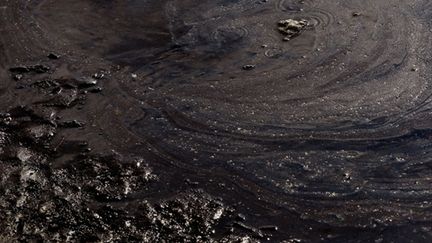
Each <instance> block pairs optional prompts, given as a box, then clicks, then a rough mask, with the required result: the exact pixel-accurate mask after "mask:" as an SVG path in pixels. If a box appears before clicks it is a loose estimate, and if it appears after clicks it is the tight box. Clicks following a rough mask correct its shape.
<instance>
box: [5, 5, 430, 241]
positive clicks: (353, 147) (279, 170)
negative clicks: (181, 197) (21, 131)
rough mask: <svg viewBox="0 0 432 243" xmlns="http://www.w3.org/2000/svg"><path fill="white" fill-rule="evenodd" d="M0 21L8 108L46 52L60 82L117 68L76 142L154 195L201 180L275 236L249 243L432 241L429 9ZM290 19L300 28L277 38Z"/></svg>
mask: <svg viewBox="0 0 432 243" xmlns="http://www.w3.org/2000/svg"><path fill="white" fill-rule="evenodd" d="M0 17H1V19H0V27H1V28H2V35H1V36H0V41H1V42H0V45H1V47H2V52H3V53H4V54H3V55H2V56H1V57H0V58H1V59H0V60H1V64H2V65H4V66H3V67H2V69H4V70H2V74H1V76H0V77H1V78H2V79H3V80H5V81H4V82H2V89H1V99H2V102H3V104H2V106H4V107H7V106H10V105H11V104H15V103H20V101H17V100H16V97H14V96H13V94H12V93H13V92H14V91H13V89H11V88H8V87H10V86H12V85H13V83H14V81H13V80H10V78H9V77H8V75H9V74H8V73H7V69H6V67H8V65H11V63H14V64H17V63H20V62H26V61H28V60H37V56H40V55H41V53H46V52H47V51H49V50H51V51H55V52H58V53H63V54H64V56H65V58H64V59H63V61H62V62H63V64H62V65H61V67H60V68H59V69H60V70H62V71H60V73H61V75H75V74H76V73H80V72H84V71H83V70H84V69H86V68H87V69H91V68H89V67H92V68H94V69H96V68H106V69H111V70H113V71H112V73H111V76H110V77H109V78H107V79H106V80H104V92H103V95H102V96H101V97H100V98H98V100H97V101H93V105H92V107H91V108H89V109H88V110H82V111H80V114H81V116H83V117H87V118H88V119H89V120H90V123H91V124H92V129H93V130H89V131H87V134H86V136H87V137H89V141H90V144H92V143H93V146H94V147H95V149H96V150H97V149H98V147H99V148H100V150H102V149H105V148H106V147H107V146H108V145H106V144H109V146H112V147H114V148H115V149H116V150H118V151H122V152H123V153H128V154H133V155H138V156H141V157H144V158H145V159H146V160H147V161H149V163H150V165H154V166H156V167H158V168H162V170H163V171H165V173H166V175H165V177H166V178H168V179H167V181H170V182H169V183H168V182H167V184H166V185H167V187H169V189H161V190H162V191H164V190H170V191H176V190H177V188H180V187H181V186H180V184H182V183H183V180H184V178H190V180H192V181H197V182H199V187H201V188H203V189H204V190H206V191H207V192H208V193H210V194H212V195H215V196H218V197H220V198H222V199H223V200H224V201H226V202H229V203H232V204H236V205H237V210H238V211H239V212H242V214H244V215H246V216H247V221H246V222H247V224H249V225H252V226H253V227H259V226H260V225H277V226H278V231H275V232H273V233H272V236H271V237H268V238H266V237H264V239H258V240H259V241H270V242H281V241H284V240H285V242H317V241H327V242H431V241H432V221H431V218H432V157H431V153H432V145H431V139H432V110H431V109H432V103H431V102H432V97H431V95H432V87H431V85H432V72H431V66H430V65H431V60H432V59H431V57H432V51H431V46H432V24H431V23H432V22H431V21H432V4H431V1H427V0H412V1H408V0H268V1H263V0H157V1H156V0H106V1H102V0H60V1H59V0H32V1H24V0H13V1H12V0H3V2H2V3H0ZM285 19H294V20H305V21H306V22H307V26H306V27H305V29H304V30H303V31H302V32H301V33H300V34H299V35H298V36H296V37H295V38H292V39H290V40H288V41H284V40H283V38H284V36H283V35H281V33H280V32H279V31H278V30H277V23H278V22H279V21H281V20H285ZM59 75H60V74H59ZM22 99H25V98H22ZM98 133H101V134H103V135H102V136H98V135H96V134H98ZM95 137H97V139H96V138H95ZM101 141H104V142H101ZM102 144H104V145H102Z"/></svg>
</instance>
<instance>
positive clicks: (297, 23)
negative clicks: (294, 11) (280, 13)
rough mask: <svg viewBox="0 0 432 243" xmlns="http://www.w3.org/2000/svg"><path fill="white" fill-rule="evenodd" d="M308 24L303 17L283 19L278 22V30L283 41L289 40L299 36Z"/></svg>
mask: <svg viewBox="0 0 432 243" xmlns="http://www.w3.org/2000/svg"><path fill="white" fill-rule="evenodd" d="M307 26H308V21H307V20H305V19H300V20H295V19H285V20H280V21H279V22H278V30H279V32H280V33H281V34H283V35H284V36H285V37H284V39H283V40H284V41H289V40H291V39H293V38H295V37H297V36H299V35H300V34H301V33H302V32H303V31H304V30H305V29H306V27H307Z"/></svg>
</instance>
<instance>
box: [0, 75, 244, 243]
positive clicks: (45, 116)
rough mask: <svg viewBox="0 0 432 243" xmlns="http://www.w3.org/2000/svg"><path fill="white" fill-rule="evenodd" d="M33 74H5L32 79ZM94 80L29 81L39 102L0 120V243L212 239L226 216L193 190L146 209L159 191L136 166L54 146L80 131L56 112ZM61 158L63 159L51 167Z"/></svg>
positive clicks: (80, 144)
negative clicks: (68, 131)
mask: <svg viewBox="0 0 432 243" xmlns="http://www.w3.org/2000/svg"><path fill="white" fill-rule="evenodd" d="M33 68H34V67H23V68H12V69H11V70H10V71H11V72H12V73H32V72H33V71H34V69H33ZM35 73H37V72H34V74H35ZM31 77H32V76H31ZM102 78H104V74H103V73H98V74H97V75H96V74H95V75H93V77H83V78H60V79H52V78H49V77H48V78H44V79H41V80H40V79H34V78H31V79H30V80H27V81H26V82H30V83H31V84H30V85H29V86H27V88H33V89H36V90H38V91H39V93H38V94H39V96H40V100H41V101H39V102H34V103H29V104H27V105H23V106H18V107H15V108H12V109H10V110H9V111H8V112H5V113H0V178H1V180H0V218H1V219H2V220H0V241H6V242H28V241H36V242H40V241H41V242H161V241H162V242H198V241H201V242H202V241H210V240H212V236H213V235H214V233H215V226H216V225H217V224H218V223H219V222H220V221H221V220H222V218H225V217H226V216H227V215H228V213H229V212H230V209H229V208H228V207H226V206H225V205H224V204H223V203H222V201H221V200H220V199H215V198H214V197H212V196H210V195H208V194H207V193H205V192H203V191H201V190H194V191H186V192H179V193H178V194H177V195H175V196H173V197H170V198H167V199H164V198H163V197H161V199H159V200H153V202H150V201H149V200H147V199H145V198H147V197H148V196H149V193H150V191H149V190H150V189H154V187H156V185H157V186H159V187H160V185H158V184H157V183H159V178H158V176H157V175H156V174H155V173H154V172H153V170H152V169H151V168H150V167H149V166H148V165H147V164H146V163H145V160H144V159H142V158H131V159H126V158H123V157H121V156H120V155H118V154H116V153H114V154H112V153H108V154H107V155H102V154H100V155H95V154H90V153H89V152H90V148H89V147H88V143H87V142H86V141H74V140H68V139H67V138H63V139H62V140H61V141H60V142H59V141H57V140H55V137H56V135H57V134H58V133H60V132H61V131H63V130H66V129H76V128H84V127H85V126H86V121H80V120H77V119H71V120H62V119H60V118H59V116H58V113H60V112H62V111H65V110H70V109H71V108H72V107H73V106H74V105H75V104H76V103H77V100H78V99H81V100H82V99H84V98H85V96H86V95H87V94H88V92H90V93H92V92H95V91H93V90H94V89H101V88H100V87H98V86H97V85H98V80H99V79H102ZM85 91H88V92H85ZM35 99H38V97H35ZM66 154H67V155H69V156H71V158H70V159H67V160H66V161H64V162H62V163H61V164H58V162H57V159H58V158H61V157H63V156H64V155H66ZM153 191H154V190H153ZM120 202H121V203H120ZM230 237H231V238H232V239H236V237H237V239H243V238H241V237H239V236H235V235H231V234H230ZM242 242H244V241H242Z"/></svg>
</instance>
